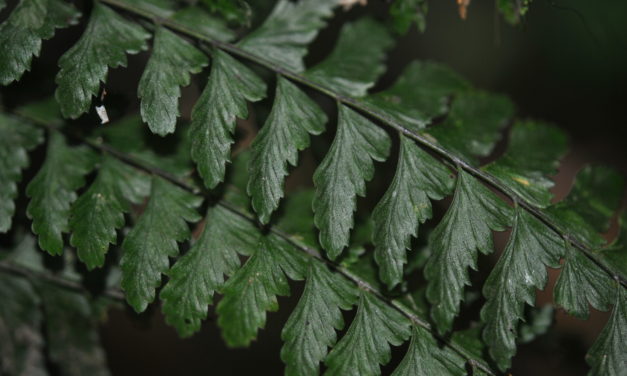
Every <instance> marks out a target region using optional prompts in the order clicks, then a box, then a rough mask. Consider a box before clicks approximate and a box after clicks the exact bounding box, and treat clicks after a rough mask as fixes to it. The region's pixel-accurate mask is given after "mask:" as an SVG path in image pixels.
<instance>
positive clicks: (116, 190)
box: [70, 155, 150, 269]
mask: <svg viewBox="0 0 627 376" xmlns="http://www.w3.org/2000/svg"><path fill="white" fill-rule="evenodd" d="M149 190H150V178H149V177H148V176H147V175H145V174H143V173H142V172H140V171H138V170H136V169H135V168H133V167H130V166H128V165H126V164H124V163H123V162H120V161H119V160H117V159H115V158H114V157H111V156H109V155H105V156H104V157H103V159H102V165H101V166H100V169H99V171H98V176H97V177H96V180H94V182H93V183H92V184H91V186H90V187H89V189H88V190H87V191H86V192H85V193H83V194H82V195H81V196H80V197H79V198H78V200H76V202H75V203H74V205H73V206H72V209H71V215H70V230H71V232H72V237H71V238H70V244H71V245H72V246H74V247H76V249H77V253H78V258H79V259H80V260H81V261H83V262H84V263H85V264H86V265H87V268H88V269H93V268H95V267H100V266H102V265H103V264H104V260H105V255H106V253H107V251H108V250H109V244H115V243H116V239H117V233H116V230H118V229H120V228H121V227H122V226H124V213H127V212H128V211H129V209H130V204H140V203H141V202H142V200H143V199H144V197H146V196H147V195H148V193H149Z"/></svg>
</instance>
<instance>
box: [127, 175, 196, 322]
mask: <svg viewBox="0 0 627 376" xmlns="http://www.w3.org/2000/svg"><path fill="white" fill-rule="evenodd" d="M201 202H202V198H201V197H198V196H194V195H192V194H191V193H189V192H187V191H184V190H183V189H182V188H179V187H177V186H175V185H173V184H172V183H169V182H167V181H165V180H163V179H161V178H158V177H154V178H153V179H152V187H151V189H150V200H148V204H147V206H146V209H145V210H144V212H143V213H142V215H141V217H139V220H138V221H137V223H136V224H135V226H134V227H133V228H132V229H131V231H130V232H129V233H128V234H127V235H126V237H125V238H124V242H123V243H122V249H123V250H124V253H123V254H122V258H121V260H120V266H121V267H122V288H123V289H124V291H125V292H126V300H127V302H128V303H129V304H130V305H131V306H132V307H133V308H134V309H135V311H136V312H142V311H144V310H145V309H146V307H147V306H148V303H150V302H152V301H153V299H154V297H155V289H156V288H157V287H159V285H160V284H161V274H162V273H165V272H166V271H167V270H168V268H169V266H170V261H169V259H168V258H169V257H176V256H177V255H178V254H179V247H178V244H177V242H182V241H184V240H187V239H189V237H190V235H191V233H190V231H189V227H188V225H187V222H196V221H198V220H199V219H200V216H199V215H198V213H197V212H196V210H195V208H196V207H198V206H199V205H200V204H201Z"/></svg>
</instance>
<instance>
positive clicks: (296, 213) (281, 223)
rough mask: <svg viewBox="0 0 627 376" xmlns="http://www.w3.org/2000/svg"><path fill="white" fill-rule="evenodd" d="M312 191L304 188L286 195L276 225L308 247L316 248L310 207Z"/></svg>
mask: <svg viewBox="0 0 627 376" xmlns="http://www.w3.org/2000/svg"><path fill="white" fill-rule="evenodd" d="M314 193H315V191H314V190H313V189H306V190H301V191H297V192H294V193H291V194H289V195H287V197H286V198H285V201H284V202H283V210H282V211H281V216H280V217H279V218H278V221H277V223H276V226H277V228H279V229H280V230H282V231H284V232H285V233H287V234H289V235H290V237H291V238H292V239H293V240H295V241H298V242H301V243H303V244H305V245H306V246H308V247H312V248H318V247H319V245H318V240H317V234H316V226H315V225H314V220H313V210H312V209H311V202H312V201H313V198H314Z"/></svg>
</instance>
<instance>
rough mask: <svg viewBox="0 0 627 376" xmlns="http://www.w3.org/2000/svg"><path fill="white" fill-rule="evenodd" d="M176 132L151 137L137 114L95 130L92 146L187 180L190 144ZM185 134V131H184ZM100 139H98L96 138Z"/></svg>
mask: <svg viewBox="0 0 627 376" xmlns="http://www.w3.org/2000/svg"><path fill="white" fill-rule="evenodd" d="M180 131H181V132H180V133H179V132H177V133H176V134H174V135H169V136H167V137H165V138H161V137H158V136H155V135H153V134H152V133H151V132H150V130H148V129H146V126H144V124H142V121H141V117H140V116H139V114H133V115H129V116H126V117H124V118H122V119H120V120H118V121H116V122H113V123H111V124H108V125H107V126H106V127H100V128H97V129H96V130H95V132H94V133H95V136H97V137H95V138H94V139H93V141H94V142H96V143H102V142H103V141H105V143H106V144H107V145H109V146H111V147H113V148H114V149H115V150H117V151H119V152H123V153H124V154H127V155H128V156H129V157H132V158H133V159H135V160H137V161H138V162H140V163H141V164H142V165H146V166H151V167H154V168H158V169H160V170H163V171H166V172H169V173H171V174H172V175H175V176H177V177H180V178H185V179H186V178H188V177H189V175H190V174H191V172H192V171H193V167H192V161H191V159H190V156H189V144H190V143H191V140H190V139H189V137H187V133H186V132H183V130H182V129H181V130H180ZM185 131H186V130H185ZM100 137H102V138H100Z"/></svg>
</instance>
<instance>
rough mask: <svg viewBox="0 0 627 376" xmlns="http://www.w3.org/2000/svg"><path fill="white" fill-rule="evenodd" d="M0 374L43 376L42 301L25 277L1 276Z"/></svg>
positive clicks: (44, 371) (3, 274)
mask: <svg viewBox="0 0 627 376" xmlns="http://www.w3.org/2000/svg"><path fill="white" fill-rule="evenodd" d="M0 302H2V304H0V372H2V374H3V375H4V374H8V375H34V376H44V375H47V374H48V373H47V372H46V359H45V355H44V345H45V343H44V338H43V336H42V334H41V332H40V328H41V325H42V315H41V311H40V310H39V305H40V298H39V295H38V294H37V293H36V292H35V290H34V289H33V287H32V286H31V284H30V283H29V282H28V281H27V280H26V279H23V278H17V277H15V276H11V275H9V274H5V273H0Z"/></svg>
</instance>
